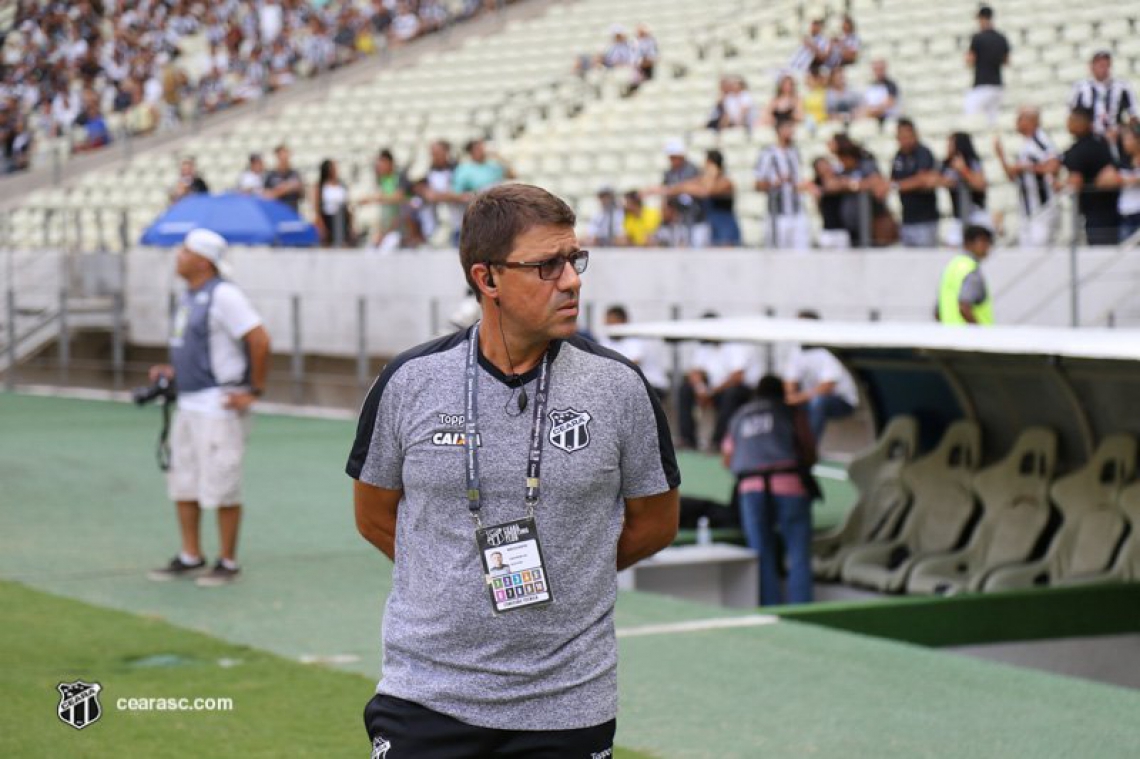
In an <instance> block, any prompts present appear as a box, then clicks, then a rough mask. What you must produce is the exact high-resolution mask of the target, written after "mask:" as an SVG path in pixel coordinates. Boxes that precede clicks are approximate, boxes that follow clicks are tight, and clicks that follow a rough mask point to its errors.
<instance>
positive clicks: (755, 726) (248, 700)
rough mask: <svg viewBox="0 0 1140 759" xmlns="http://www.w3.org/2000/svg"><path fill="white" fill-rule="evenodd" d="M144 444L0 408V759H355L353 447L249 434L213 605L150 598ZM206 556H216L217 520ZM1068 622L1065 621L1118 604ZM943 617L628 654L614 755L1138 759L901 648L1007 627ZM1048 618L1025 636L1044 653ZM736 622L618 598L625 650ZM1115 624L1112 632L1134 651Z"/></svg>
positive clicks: (384, 587) (874, 613)
mask: <svg viewBox="0 0 1140 759" xmlns="http://www.w3.org/2000/svg"><path fill="white" fill-rule="evenodd" d="M156 424H157V411H156V410H155V409H153V408H149V409H142V410H140V409H136V408H132V407H130V406H127V405H125V404H118V403H102V402H92V401H79V400H68V399H59V398H37V397H31V396H26V395H15V394H10V393H0V620H2V622H3V624H0V759H8V757H15V758H16V759H24V757H28V758H29V759H40V758H41V757H51V758H53V759H54V757H64V756H66V757H71V756H78V757H115V758H116V759H117V758H118V757H131V758H132V759H133V758H134V757H187V758H188V759H200V758H201V759H209V757H214V756H220V757H245V756H275V757H276V756H290V757H294V756H297V757H310V756H312V757H321V758H324V757H354V756H355V757H363V756H367V754H366V753H365V751H367V748H368V747H367V743H366V740H365V735H364V730H363V726H362V722H361V713H362V710H363V706H364V703H365V702H366V701H367V699H368V698H369V696H370V694H371V692H372V689H373V686H374V683H375V680H376V678H377V676H379V675H380V643H379V630H380V623H381V617H382V614H383V602H384V597H385V596H386V594H387V592H388V588H389V587H390V585H391V565H390V563H389V562H387V561H386V560H384V559H383V558H382V557H380V556H379V555H378V553H377V552H376V551H375V550H374V549H372V548H371V547H369V546H368V545H367V544H365V543H364V541H363V540H361V538H360V537H359V535H358V534H357V533H356V530H355V527H354V525H353V520H352V513H351V499H350V489H349V483H348V479H347V477H345V475H344V474H343V465H344V459H345V455H346V452H347V447H348V444H349V442H350V441H351V439H352V432H353V430H352V424H351V423H349V422H338V421H328V420H314V419H299V418H295V417H286V416H273V415H266V416H259V417H258V419H257V420H256V423H255V425H254V431H253V436H252V438H251V443H250V456H249V460H248V470H247V473H248V476H247V486H248V487H247V491H246V493H247V501H248V510H247V514H246V521H245V528H244V532H243V538H242V549H241V555H242V560H243V562H244V564H245V571H244V575H245V576H244V578H243V579H242V581H241V582H239V583H237V584H236V585H234V586H232V587H228V588H222V589H217V590H213V591H211V590H204V589H201V588H197V587H195V586H194V585H193V584H190V583H180V582H173V583H153V582H149V581H148V580H147V579H146V577H145V575H146V570H147V569H148V568H150V567H153V566H155V565H157V564H158V563H160V562H163V561H166V560H167V559H168V558H169V557H170V556H171V555H172V553H173V551H174V550H176V546H177V543H176V530H175V525H174V516H173V513H172V508H171V506H170V504H169V503H167V501H166V498H165V493H164V488H163V484H162V478H161V476H160V474H159V473H158V472H157V471H156V469H155V467H154V460H153V453H152V452H153V446H154V439H155V433H156ZM705 463H707V461H706V462H705ZM682 466H683V467H686V477H687V478H688V477H690V474H691V472H690V471H689V469H688V467H689V466H690V462H685V463H683V464H682ZM712 473H713V470H712V469H711V468H710V469H709V474H712ZM691 479H692V480H694V481H696V480H700V479H701V476H700V475H699V474H693V476H692V477H691ZM709 487H710V490H715V491H718V492H719V491H720V490H721V486H720V485H718V484H716V483H715V482H714V483H712V484H711V485H710V486H709ZM829 506H830V505H829ZM205 536H206V541H205V542H206V547H207V552H208V554H209V555H211V556H213V555H214V554H213V550H212V549H213V546H214V545H215V539H214V533H213V523H212V520H211V521H208V523H207V529H206V532H205ZM1081 598H1083V599H1084V600H1083V601H1081V603H1080V604H1077V603H1075V601H1078V600H1081V599H1073V600H1072V601H1071V602H1068V603H1066V604H1063V605H1062V604H1057V605H1056V610H1057V613H1059V614H1062V615H1074V614H1077V615H1084V614H1090V615H1097V616H1100V617H1103V616H1104V615H1103V612H1099V611H1097V609H1096V606H1097V604H1098V603H1099V604H1105V603H1118V604H1130V603H1131V604H1135V600H1134V599H1133V598H1130V597H1126V596H1119V597H1117V596H1113V597H1112V598H1108V597H1101V596H1098V597H1097V598H1096V599H1093V598H1091V597H1086V596H1084V595H1083V594H1082V596H1081ZM1090 601H1096V602H1097V603H1090ZM956 603H957V602H956ZM960 603H961V604H962V606H957V605H955V606H943V605H941V604H937V602H936V601H932V602H931V606H930V608H927V606H926V604H925V603H918V602H912V603H907V604H901V605H900V603H899V601H898V600H897V599H888V600H882V601H873V602H868V603H867V604H862V603H860V604H851V605H842V606H840V607H838V608H833V609H832V610H831V612H828V610H827V609H826V608H823V607H826V606H827V605H820V606H819V607H817V608H816V609H813V610H812V613H811V614H806V615H804V617H803V619H802V621H801V620H796V619H785V620H781V621H779V622H778V623H777V624H770V625H766V626H757V627H748V628H729V627H723V628H722V627H718V626H716V625H715V624H713V625H712V626H709V627H705V628H702V629H699V630H697V631H685V630H681V631H668V632H666V633H654V634H646V635H639V636H629V635H623V636H622V637H619V643H618V647H619V669H618V676H619V689H620V713H619V720H618V735H617V740H618V742H619V743H620V744H621V745H622V746H624V747H627V748H632V749H636V750H638V751H642V752H645V753H644V754H641V755H640V756H647V755H648V756H655V757H660V758H661V759H674V758H677V759H735V758H739V759H755V758H756V757H805V756H811V757H820V758H821V759H831V758H833V757H834V758H835V759H863V758H864V757H865V758H866V759H914V757H947V759H957V758H958V757H983V758H986V759H988V758H989V757H995V759H1053V758H1054V757H1055V758H1056V759H1073V757H1079V759H1086V757H1087V758H1088V759H1118V758H1119V759H1135V757H1137V756H1140V727H1138V723H1137V720H1136V715H1137V714H1140V691H1134V690H1127V689H1124V688H1119V687H1113V686H1108V685H1104V684H1101V683H1095V682H1089V681H1084V680H1076V679H1073V678H1067V677H1061V676H1056V675H1051V674H1047V673H1043V672H1037V671H1031V670H1026V669H1019V668H1015V667H1010V666H1004V665H1000V664H994V663H990V662H983V661H979V660H975V659H972V658H966V657H962V656H957V655H953V654H948V653H943V652H940V651H938V650H935V649H931V648H926V647H922V646H919V645H913V643H908V642H899V641H900V640H904V641H910V640H912V639H913V638H916V637H920V638H922V639H923V641H924V642H926V639H927V638H932V637H933V633H939V632H941V628H942V627H944V626H953V627H958V628H961V627H963V626H964V623H965V622H966V621H970V622H971V629H973V630H975V631H981V632H982V633H985V635H988V636H991V637H992V635H993V633H992V632H986V631H985V629H984V628H985V626H986V624H987V623H988V622H989V620H991V619H993V618H995V616H999V617H1000V615H999V614H998V612H995V611H994V610H992V609H990V608H989V607H987V606H981V607H980V606H975V605H972V604H971V602H970V601H969V600H968V599H963V600H962V601H961V602H960ZM968 604H970V606H969V608H967V607H966V605H968ZM1041 605H1042V604H1041V601H1040V599H1036V598H1035V599H1033V609H1029V611H1034V618H1033V619H1034V621H1033V624H1032V626H1033V627H1036V628H1052V629H1058V627H1059V623H1057V622H1055V621H1052V620H1051V618H1050V616H1049V615H1047V614H1044V613H1040V609H1039V608H1038V607H1040V606H1041ZM1046 606H1049V608H1053V605H1052V604H1046ZM904 607H905V608H904ZM1020 608H1021V609H1022V611H1018V610H1017V609H1013V612H1015V613H1019V614H1020V613H1022V612H1025V613H1028V611H1026V609H1027V608H1028V607H1020ZM959 611H960V612H961V613H959ZM998 611H999V612H1000V613H1001V614H1009V613H1010V610H1009V609H1005V610H1004V611H1002V610H998ZM900 614H905V615H906V616H899V615H900ZM739 616H745V617H751V616H753V613H752V612H751V611H749V610H740V609H722V608H715V607H709V606H703V605H699V604H693V603H688V602H684V601H681V600H678V599H674V598H669V597H665V596H659V595H654V594H649V593H632V592H622V593H620V594H619V599H618V604H617V610H616V613H615V620H614V621H615V624H616V626H617V628H618V631H619V635H620V634H621V633H623V632H624V633H629V632H631V631H633V632H637V631H638V628H641V629H642V630H644V629H645V628H646V627H647V626H656V625H663V624H664V625H668V624H671V623H682V622H700V623H707V622H712V623H716V622H723V621H725V620H724V618H726V617H739ZM1117 616H1121V615H1117ZM1121 618H1122V619H1123V617H1121ZM1128 619H1132V617H1128ZM1128 619H1124V621H1123V622H1121V626H1122V627H1121V629H1138V628H1135V627H1132V628H1126V627H1125V626H1124V625H1125V623H1126V622H1127V621H1128ZM813 620H814V622H815V623H813V624H808V622H810V621H813ZM1002 627H1003V628H1005V627H1008V624H1002ZM1060 627H1061V628H1063V629H1064V630H1070V631H1071V630H1073V629H1077V628H1076V627H1074V625H1072V624H1069V625H1060ZM900 628H901V629H900ZM1079 629H1081V630H1082V631H1083V632H1084V633H1085V634H1095V633H1091V632H1090V631H1089V629H1087V626H1086V625H1081V626H1079ZM867 631H872V632H873V634H876V635H878V634H891V635H892V637H895V638H896V640H886V639H883V638H881V637H869V636H868V635H866V634H859V633H861V632H867ZM1046 632H1047V630H1046ZM920 633H921V634H922V635H919V634H920ZM936 644H937V643H936ZM306 655H319V656H326V657H334V656H335V657H337V658H338V661H339V663H337V664H335V665H330V666H315V665H303V664H301V663H300V662H299V660H300V659H301V658H302V657H304V656H306ZM223 660H226V661H227V662H228V663H230V664H232V665H233V666H222V665H221V664H219V662H220V661H223ZM163 663H165V664H172V665H173V666H153V665H157V664H163ZM80 678H90V679H94V680H97V681H98V682H100V683H101V684H102V685H103V687H104V688H105V689H106V690H105V692H104V693H105V695H104V697H103V705H104V708H105V709H107V712H106V714H105V716H104V717H103V718H102V719H101V720H100V721H99V722H98V723H96V724H94V725H92V726H91V727H89V728H87V729H84V730H82V731H75V730H73V729H72V728H70V727H68V726H66V725H64V724H63V723H61V722H60V721H59V719H58V718H57V716H56V707H57V704H58V702H59V696H58V694H57V692H56V689H55V688H56V684H57V683H59V682H61V681H70V680H74V679H80ZM121 696H139V697H151V696H153V697H160V696H161V697H167V696H172V697H180V696H187V697H224V698H232V699H233V700H234V702H235V711H234V712H229V713H210V714H206V713H170V712H165V713H157V712H155V713H139V714H126V713H121V712H117V711H115V710H114V706H115V704H114V700H115V699H117V698H119V697H121ZM618 755H619V756H622V757H636V756H639V755H638V754H632V753H628V752H623V753H619V754H618Z"/></svg>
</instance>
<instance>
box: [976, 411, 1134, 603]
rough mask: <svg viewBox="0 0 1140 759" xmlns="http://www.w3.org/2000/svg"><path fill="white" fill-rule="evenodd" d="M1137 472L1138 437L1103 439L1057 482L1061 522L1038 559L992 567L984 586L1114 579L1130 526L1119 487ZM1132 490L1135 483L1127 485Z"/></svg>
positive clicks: (996, 587) (987, 588) (1054, 490)
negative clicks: (1085, 460) (1073, 469)
mask: <svg viewBox="0 0 1140 759" xmlns="http://www.w3.org/2000/svg"><path fill="white" fill-rule="evenodd" d="M1135 472H1136V439H1135V438H1134V437H1132V436H1131V435H1128V434H1119V435H1111V436H1109V437H1107V438H1105V439H1104V440H1103V441H1101V444H1100V445H1099V446H1098V447H1097V449H1096V451H1095V452H1094V453H1093V456H1092V458H1091V459H1089V461H1088V463H1087V464H1085V465H1084V466H1083V467H1081V468H1080V469H1078V470H1077V471H1075V472H1073V473H1072V474H1070V475H1067V476H1065V477H1062V478H1061V479H1059V480H1057V482H1055V483H1054V484H1053V487H1052V489H1051V491H1050V497H1051V499H1052V501H1053V503H1054V504H1056V506H1057V508H1058V509H1059V510H1060V512H1061V517H1062V519H1063V522H1062V523H1061V527H1060V529H1059V530H1058V531H1057V534H1056V535H1055V536H1054V537H1053V541H1052V543H1050V545H1049V549H1048V550H1047V551H1046V553H1045V555H1044V556H1043V557H1042V558H1041V559H1040V560H1039V561H1034V562H1030V563H1026V564H1021V565H1018V566H1013V567H1003V568H1001V569H997V570H994V571H993V572H992V573H990V575H989V576H988V577H986V578H985V580H984V582H983V583H982V585H981V589H982V590H984V591H987V592H988V591H996V590H1015V589H1019V588H1029V587H1033V586H1035V585H1075V584H1084V583H1089V582H1103V581H1104V580H1107V579H1113V577H1111V576H1109V573H1111V572H1114V571H1115V572H1116V576H1117V577H1119V575H1120V574H1121V572H1120V570H1114V563H1113V562H1114V559H1115V558H1117V557H1118V553H1119V548H1120V544H1121V541H1122V540H1123V539H1124V536H1125V534H1126V533H1127V531H1128V521H1127V519H1126V517H1125V514H1124V512H1123V511H1122V510H1121V508H1120V506H1118V502H1119V501H1120V496H1121V490H1122V488H1123V486H1124V484H1125V483H1127V482H1128V481H1129V480H1131V479H1132V476H1133V475H1134V474H1135ZM1129 491H1131V488H1130V489H1129Z"/></svg>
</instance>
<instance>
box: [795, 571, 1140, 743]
mask: <svg viewBox="0 0 1140 759" xmlns="http://www.w3.org/2000/svg"><path fill="white" fill-rule="evenodd" d="M780 616H781V618H783V619H788V620H795V621H797V622H808V623H811V624H815V625H822V626H824V627H830V628H834V629H837V630H845V631H847V632H856V633H862V634H864V635H874V636H876V637H880V638H890V639H892V640H897V641H902V642H906V643H916V644H918V645H923V646H967V645H973V644H978V643H1003V642H1008V641H1023V640H1045V639H1049V638H1069V637H1080V636H1087V635H1116V634H1122V633H1136V632H1140V584H1137V583H1130V584H1124V583H1121V584H1115V585H1092V586H1075V587H1068V588H1034V589H1032V590H1026V591H1015V592H1008V593H991V594H968V595H961V596H954V597H951V598H930V597H924V598H892V599H890V600H887V601H863V602H850V603H831V604H819V605H817V606H800V607H796V608H792V609H789V610H788V611H785V612H782V613H781V614H780ZM1138 755H1140V754H1138Z"/></svg>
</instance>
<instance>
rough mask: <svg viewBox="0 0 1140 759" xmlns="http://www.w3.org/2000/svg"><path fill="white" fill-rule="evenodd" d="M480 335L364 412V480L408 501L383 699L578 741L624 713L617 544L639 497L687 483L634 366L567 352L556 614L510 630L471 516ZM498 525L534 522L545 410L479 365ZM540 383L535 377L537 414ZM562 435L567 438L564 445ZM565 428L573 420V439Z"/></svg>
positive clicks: (561, 406)
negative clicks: (534, 445)
mask: <svg viewBox="0 0 1140 759" xmlns="http://www.w3.org/2000/svg"><path fill="white" fill-rule="evenodd" d="M469 334H470V332H469V331H464V332H459V333H456V334H454V335H451V336H449V337H445V338H442V339H439V340H436V341H434V342H430V343H427V344H425V345H422V346H420V347H418V348H414V349H412V350H411V351H408V352H406V353H404V354H402V355H401V356H399V357H397V358H396V359H395V360H394V361H392V362H391V363H390V364H389V365H388V366H387V367H385V369H384V371H383V372H382V373H381V375H380V378H379V379H378V380H377V381H376V383H375V384H374V385H373V387H372V390H371V391H370V392H369V394H368V398H367V400H366V401H365V403H364V407H363V409H362V410H361V414H360V422H359V426H358V428H357V434H356V442H355V443H354V445H353V448H352V453H351V455H350V456H349V460H348V466H347V472H348V474H349V475H350V476H352V477H353V478H355V479H358V480H360V481H361V482H365V483H368V484H371V485H374V486H376V487H380V488H386V489H390V490H402V491H403V498H402V499H401V500H400V504H399V512H398V514H399V516H398V519H397V526H396V564H395V568H394V571H393V577H392V592H391V594H390V595H389V597H388V602H387V606H386V609H385V613H384V623H383V632H382V634H383V644H384V657H383V659H384V660H383V675H382V678H381V680H380V684H379V685H378V687H377V691H378V692H380V693H386V694H390V695H392V696H396V697H398V698H402V699H406V700H408V701H413V702H415V703H418V704H420V705H422V706H425V707H427V708H429V709H432V710H434V711H437V712H440V713H442V714H447V715H449V716H452V717H455V718H456V719H459V720H461V721H463V722H467V723H469V724H473V725H478V726H482V727H491V728H498V729H514V730H563V729H575V728H581V727H589V726H593V725H598V724H601V723H603V722H607V721H609V720H611V719H613V718H614V716H615V715H616V713H617V643H616V639H615V636H614V621H613V611H614V602H615V600H616V596H617V579H616V571H615V568H616V562H617V541H618V536H619V535H620V534H621V529H622V518H623V512H624V500H623V499H626V498H638V497H644V496H650V495H656V494H658V493H663V492H665V491H667V490H669V489H671V488H675V487H677V486H678V485H679V484H680V475H679V473H678V470H677V464H676V459H675V457H674V453H673V446H672V443H671V442H670V436H669V430H668V426H667V423H666V421H665V415H664V413H663V412H662V409H661V407H660V405H659V404H658V402H657V399H656V396H655V394H654V393H653V391H652V389H651V388H650V387H649V386H648V384H646V382H645V379H644V377H642V375H641V373H640V371H639V370H638V369H637V367H636V366H634V365H633V364H631V363H629V362H628V361H627V360H626V359H624V358H623V357H621V356H620V355H619V354H617V353H614V352H613V351H609V350H607V349H605V348H602V347H601V346H599V345H597V344H596V343H594V342H592V341H590V340H585V339H582V338H571V339H569V340H563V341H558V342H556V343H554V344H553V345H552V347H551V355H552V358H551V364H550V378H549V381H550V388H549V391H550V392H549V400H548V403H547V418H546V419H545V420H544V424H543V433H542V434H543V444H544V448H543V459H542V496H541V500H540V502H539V504H538V507H537V509H536V511H535V515H536V519H537V522H538V532H539V538H540V540H541V541H542V550H543V554H544V558H545V560H546V566H547V576H548V580H549V585H550V588H551V591H552V593H553V596H554V602H553V603H552V604H549V605H546V606H540V607H533V608H526V609H521V610H516V611H510V612H506V613H504V614H501V615H498V616H496V615H495V614H494V613H493V612H492V610H491V605H490V601H489V599H488V594H487V589H486V586H485V584H484V578H483V570H482V567H481V564H480V560H479V556H478V551H477V547H476V543H475V532H474V522H473V520H472V519H471V516H470V514H469V512H468V508H467V499H466V483H465V468H464V448H463V426H464V403H463V397H464V365H465V361H466V354H467V345H468V342H467V341H468V339H469ZM479 364H480V372H479V381H478V387H479V390H478V393H479V395H478V411H479V419H478V424H479V445H480V447H479V467H480V474H481V479H482V503H483V510H482V521H483V524H484V525H492V524H497V523H500V522H505V521H509V520H513V519H518V518H520V517H523V516H526V506H525V504H524V502H523V491H524V486H525V475H526V462H527V451H528V436H529V434H530V429H531V424H532V414H531V409H530V408H528V409H527V410H526V411H525V412H524V413H519V412H518V408H517V405H516V403H515V397H514V388H513V387H512V384H511V383H510V382H509V380H508V378H507V376H506V375H504V374H503V373H502V372H501V371H499V370H498V369H497V368H496V367H495V366H494V365H493V364H491V363H490V362H489V361H487V360H486V359H485V358H484V357H483V356H482V355H480V356H479ZM537 373H538V372H537V368H536V370H534V371H532V372H529V373H528V374H526V375H523V377H522V382H523V383H524V384H525V386H526V387H527V390H528V393H529V395H530V398H531V401H532V402H533V400H534V385H535V379H536V377H537ZM552 420H555V421H556V422H557V425H558V428H559V429H561V430H564V431H563V432H561V433H560V434H554V433H555V432H558V429H556V428H555V425H554V424H552ZM566 422H574V423H573V424H569V425H567V424H566Z"/></svg>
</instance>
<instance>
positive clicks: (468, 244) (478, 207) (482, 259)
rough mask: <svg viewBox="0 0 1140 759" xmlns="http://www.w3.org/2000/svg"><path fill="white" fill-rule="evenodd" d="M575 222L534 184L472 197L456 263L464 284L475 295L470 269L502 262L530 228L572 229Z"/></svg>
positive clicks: (568, 210)
mask: <svg viewBox="0 0 1140 759" xmlns="http://www.w3.org/2000/svg"><path fill="white" fill-rule="evenodd" d="M577 221H578V218H577V217H576V216H575V215H574V211H573V210H572V209H571V208H570V206H568V205H566V203H565V202H564V201H563V200H562V199H561V198H558V197H555V196H554V195H552V194H550V193H549V192H547V191H546V190H544V189H542V188H541V187H535V186H534V185H529V184H502V185H498V186H497V187H492V188H490V189H489V190H485V191H484V192H482V193H480V194H479V195H476V196H475V200H473V201H472V202H471V205H469V206H467V210H466V211H465V212H464V214H463V225H462V227H460V232H459V262H460V264H462V266H463V276H464V277H466V278H467V284H468V285H470V286H471V289H472V290H473V291H474V292H475V293H476V296H478V293H479V288H478V287H476V286H475V280H474V279H473V278H472V276H471V267H472V266H474V265H475V264H494V263H502V262H503V261H506V260H507V256H509V255H510V254H511V250H513V249H514V245H515V240H516V239H517V238H518V236H519V235H521V234H524V233H525V232H527V231H528V230H530V229H532V228H534V227H570V228H571V229H573V227H574V225H575V224H576V223H577Z"/></svg>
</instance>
